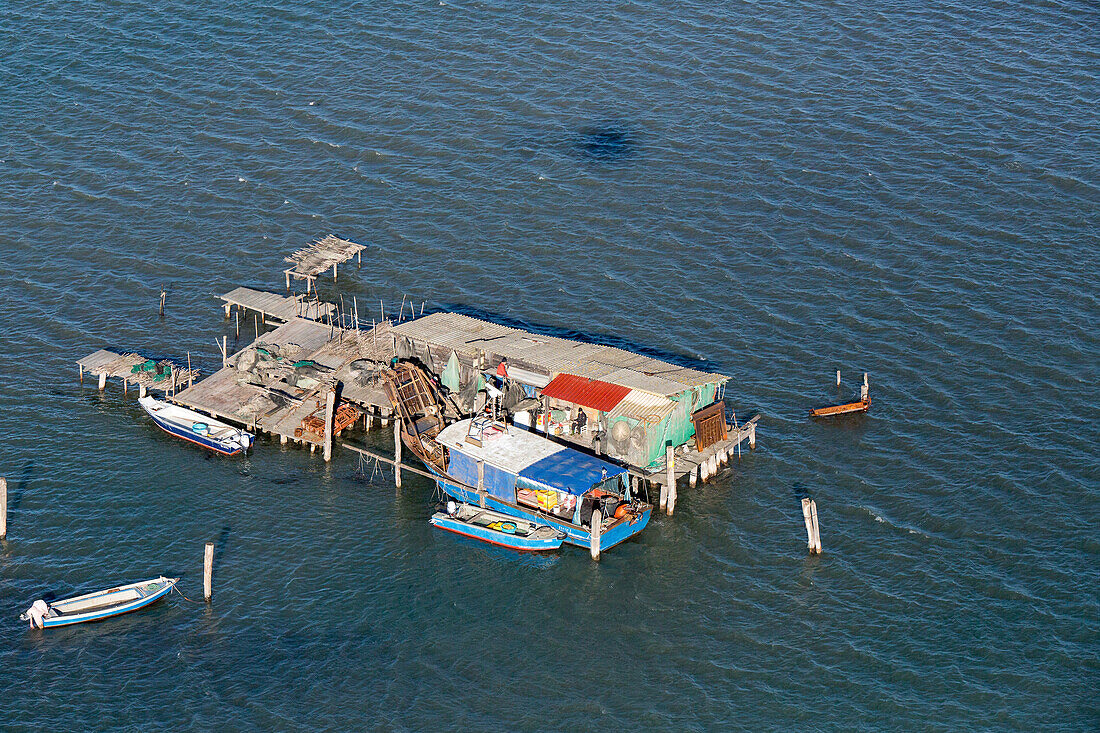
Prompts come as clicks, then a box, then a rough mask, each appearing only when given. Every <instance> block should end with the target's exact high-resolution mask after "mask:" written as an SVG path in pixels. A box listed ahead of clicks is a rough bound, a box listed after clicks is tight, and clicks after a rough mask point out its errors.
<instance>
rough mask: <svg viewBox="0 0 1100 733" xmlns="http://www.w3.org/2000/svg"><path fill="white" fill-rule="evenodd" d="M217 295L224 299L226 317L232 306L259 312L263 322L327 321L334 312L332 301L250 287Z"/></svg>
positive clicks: (334, 307)
mask: <svg viewBox="0 0 1100 733" xmlns="http://www.w3.org/2000/svg"><path fill="white" fill-rule="evenodd" d="M218 297H219V298H221V299H222V300H224V301H225V306H224V307H225V315H226V317H227V318H228V317H229V309H230V308H233V307H235V308H237V309H238V310H250V311H254V312H256V313H259V314H260V316H261V317H262V318H263V319H264V321H265V322H267V321H276V322H278V323H286V322H287V321H289V320H291V319H292V318H306V319H309V320H311V321H327V320H328V319H329V318H331V317H332V316H333V314H334V313H335V312H336V306H335V305H333V304H332V303H324V302H321V301H319V300H307V299H306V298H304V297H301V296H282V295H278V294H276V293H268V292H266V291H263V290H253V289H252V288H237V289H235V290H231V291H230V292H228V293H226V294H225V295H220V296H218Z"/></svg>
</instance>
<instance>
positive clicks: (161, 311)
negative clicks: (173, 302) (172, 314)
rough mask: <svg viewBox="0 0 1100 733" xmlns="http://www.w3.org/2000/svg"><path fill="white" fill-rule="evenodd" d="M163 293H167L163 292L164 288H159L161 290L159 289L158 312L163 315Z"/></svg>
mask: <svg viewBox="0 0 1100 733" xmlns="http://www.w3.org/2000/svg"><path fill="white" fill-rule="evenodd" d="M165 295H167V293H165V292H164V288H161V290H160V314H161V315H162V316H163V315H164V296H165Z"/></svg>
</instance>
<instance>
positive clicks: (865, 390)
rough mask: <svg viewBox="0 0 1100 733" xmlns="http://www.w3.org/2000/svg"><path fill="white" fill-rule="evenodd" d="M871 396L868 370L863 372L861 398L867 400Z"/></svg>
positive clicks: (862, 400)
mask: <svg viewBox="0 0 1100 733" xmlns="http://www.w3.org/2000/svg"><path fill="white" fill-rule="evenodd" d="M870 396H871V387H870V385H869V384H868V383H867V372H864V373H863V386H862V387H860V388H859V399H860V401H861V402H866V401H867V400H868V398H869V397H870Z"/></svg>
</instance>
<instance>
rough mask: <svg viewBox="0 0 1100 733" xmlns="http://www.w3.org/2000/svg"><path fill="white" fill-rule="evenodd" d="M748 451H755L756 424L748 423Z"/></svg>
mask: <svg viewBox="0 0 1100 733" xmlns="http://www.w3.org/2000/svg"><path fill="white" fill-rule="evenodd" d="M749 450H756V423H754V422H750V423H749Z"/></svg>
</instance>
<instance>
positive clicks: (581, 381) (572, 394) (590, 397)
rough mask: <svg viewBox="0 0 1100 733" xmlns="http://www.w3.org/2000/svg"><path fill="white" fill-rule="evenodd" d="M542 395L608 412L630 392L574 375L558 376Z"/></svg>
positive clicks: (616, 386) (624, 388)
mask: <svg viewBox="0 0 1100 733" xmlns="http://www.w3.org/2000/svg"><path fill="white" fill-rule="evenodd" d="M542 394H543V396H544V397H553V398H554V399H556V400H563V401H565V402H572V403H573V404H575V405H580V406H582V407H590V408H592V409H593V410H599V411H600V412H610V411H611V410H612V409H613V408H614V407H615V405H617V404H619V402H621V401H622V399H623V397H626V396H627V395H628V394H630V390H629V389H628V388H626V387H623V386H622V385H618V384H611V383H610V382H601V381H600V380H598V379H587V378H585V377H578V376H577V375H576V374H559V375H558V376H556V377H554V379H553V380H551V382H550V384H548V385H546V386H545V387H543V389H542Z"/></svg>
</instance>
